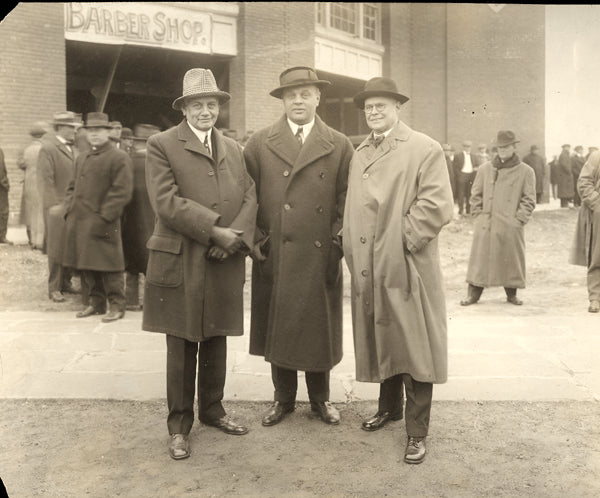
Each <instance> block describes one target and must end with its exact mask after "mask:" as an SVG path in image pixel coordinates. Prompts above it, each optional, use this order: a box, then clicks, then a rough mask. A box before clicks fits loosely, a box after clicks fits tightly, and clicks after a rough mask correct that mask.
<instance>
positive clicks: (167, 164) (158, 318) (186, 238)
mask: <svg viewBox="0 0 600 498" xmlns="http://www.w3.org/2000/svg"><path fill="white" fill-rule="evenodd" d="M212 140H213V151H215V158H213V157H211V156H210V155H209V154H208V152H207V151H206V148H205V147H204V145H203V144H202V143H200V140H199V139H198V137H197V136H196V135H195V134H194V132H193V131H192V130H191V128H190V126H189V125H188V124H187V121H186V120H183V121H182V122H181V123H180V124H179V125H178V126H176V127H173V128H170V129H169V130H166V131H164V132H162V133H158V134H156V135H153V136H151V137H150V138H149V139H148V147H147V157H146V185H147V187H148V196H149V198H150V202H151V204H152V207H153V209H154V212H155V213H156V216H157V222H156V225H155V227H154V231H153V233H152V236H151V237H150V239H149V240H148V243H147V247H148V249H149V259H148V268H147V270H146V283H145V290H144V314H143V321H142V328H143V330H148V331H151V332H162V333H166V334H169V335H174V336H177V337H181V338H183V339H187V340H188V341H194V342H199V341H203V340H205V339H207V338H210V337H214V336H230V335H242V334H243V322H244V314H243V287H244V280H245V256H244V254H241V253H236V254H234V255H232V256H229V257H227V258H226V259H225V260H224V261H222V262H215V261H212V260H208V259H206V253H207V251H208V249H209V247H210V246H211V241H210V233H211V230H212V227H213V226H214V225H215V224H217V225H218V226H220V227H230V228H233V229H237V230H241V231H243V236H242V238H243V240H244V242H245V244H246V245H247V246H248V248H251V247H252V244H253V240H254V227H255V220H256V191H255V188H254V182H253V181H252V178H250V176H249V175H248V172H247V171H246V165H245V163H244V156H243V152H242V147H241V146H240V145H239V144H238V143H237V142H235V141H234V140H232V139H230V138H227V137H224V136H223V134H222V133H221V132H220V131H218V130H216V129H214V128H213V131H212Z"/></svg>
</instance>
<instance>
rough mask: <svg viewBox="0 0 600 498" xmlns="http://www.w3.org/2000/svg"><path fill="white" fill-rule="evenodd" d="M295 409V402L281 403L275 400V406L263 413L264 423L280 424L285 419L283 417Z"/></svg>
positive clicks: (268, 424)
mask: <svg viewBox="0 0 600 498" xmlns="http://www.w3.org/2000/svg"><path fill="white" fill-rule="evenodd" d="M295 409H296V405H295V404H294V403H281V402H279V401H275V403H273V406H271V408H269V410H268V411H267V413H265V414H264V415H263V418H262V425H264V426H266V427H269V426H270V425H275V424H278V423H279V422H281V421H282V420H283V417H285V416H286V415H287V414H288V413H292V412H293V411H294V410H295Z"/></svg>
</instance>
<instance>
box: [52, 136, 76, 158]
mask: <svg viewBox="0 0 600 498" xmlns="http://www.w3.org/2000/svg"><path fill="white" fill-rule="evenodd" d="M54 143H55V144H56V148H57V149H58V150H60V151H61V152H62V153H63V154H64V155H65V156H67V157H68V158H69V159H70V160H71V161H72V160H73V153H72V152H69V149H67V146H66V145H65V144H63V143H62V142H61V141H60V140H59V139H58V137H57V136H56V135H54ZM71 150H73V147H72V146H71Z"/></svg>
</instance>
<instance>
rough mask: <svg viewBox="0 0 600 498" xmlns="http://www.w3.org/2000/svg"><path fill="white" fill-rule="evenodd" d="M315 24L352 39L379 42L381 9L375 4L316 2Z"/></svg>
mask: <svg viewBox="0 0 600 498" xmlns="http://www.w3.org/2000/svg"><path fill="white" fill-rule="evenodd" d="M316 22H317V24H318V25H320V26H323V27H325V28H330V29H334V30H338V31H342V32H344V33H346V34H348V35H351V36H352V37H353V38H362V39H365V40H371V41H374V42H379V40H380V33H381V7H380V4H377V3H346V2H317V5H316Z"/></svg>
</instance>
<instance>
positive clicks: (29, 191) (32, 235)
mask: <svg viewBox="0 0 600 498" xmlns="http://www.w3.org/2000/svg"><path fill="white" fill-rule="evenodd" d="M41 147H42V142H41V140H39V139H34V140H33V141H32V142H31V143H30V144H29V145H27V147H25V149H24V150H23V153H22V155H21V156H20V157H19V168H21V169H22V170H24V172H25V178H24V182H23V196H22V201H23V202H22V203H21V207H22V209H23V211H22V212H21V217H22V218H23V220H24V222H25V225H27V229H28V230H29V241H30V242H31V245H32V246H33V247H37V248H39V249H41V248H42V247H43V245H44V206H43V204H42V196H41V195H40V189H39V188H38V183H39V182H38V172H37V163H38V157H39V155H40V148H41Z"/></svg>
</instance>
